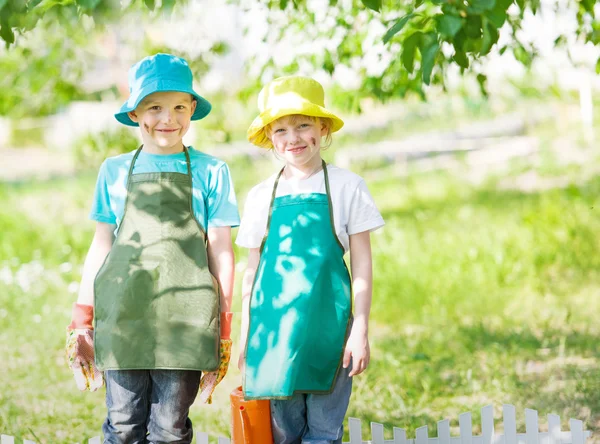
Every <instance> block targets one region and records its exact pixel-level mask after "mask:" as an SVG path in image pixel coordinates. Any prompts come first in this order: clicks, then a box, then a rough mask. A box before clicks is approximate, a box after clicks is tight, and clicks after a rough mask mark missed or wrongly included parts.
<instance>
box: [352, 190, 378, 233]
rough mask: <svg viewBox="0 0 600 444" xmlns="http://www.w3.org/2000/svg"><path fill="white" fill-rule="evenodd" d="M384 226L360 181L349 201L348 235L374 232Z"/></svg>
mask: <svg viewBox="0 0 600 444" xmlns="http://www.w3.org/2000/svg"><path fill="white" fill-rule="evenodd" d="M383 225H385V222H384V221H383V217H381V214H380V213H379V210H378V209H377V206H376V205H375V201H374V200H373V197H372V196H371V193H369V189H368V188H367V184H366V183H365V181H364V180H362V179H361V180H360V182H359V183H358V186H357V187H356V189H355V190H354V193H353V195H352V199H351V201H350V211H349V216H348V235H352V234H358V233H362V232H364V231H374V230H376V229H378V228H381V227H382V226H383Z"/></svg>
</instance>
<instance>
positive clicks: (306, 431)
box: [271, 362, 352, 444]
mask: <svg viewBox="0 0 600 444" xmlns="http://www.w3.org/2000/svg"><path fill="white" fill-rule="evenodd" d="M351 370H352V362H350V365H349V366H348V368H346V369H345V368H343V367H341V368H340V371H339V373H338V376H337V379H336V381H335V385H334V387H333V391H332V392H331V393H330V394H328V395H306V394H298V395H294V396H293V397H292V398H291V399H286V400H275V399H274V400H272V401H271V426H272V430H273V439H274V441H275V444H300V443H302V444H341V442H342V435H343V434H344V416H346V410H348V404H349V403H350V394H351V393H352V378H351V377H349V376H348V374H349V373H350V371H351Z"/></svg>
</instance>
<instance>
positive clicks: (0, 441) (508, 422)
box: [0, 404, 591, 444]
mask: <svg viewBox="0 0 600 444" xmlns="http://www.w3.org/2000/svg"><path fill="white" fill-rule="evenodd" d="M502 411H503V416H504V418H503V420H504V433H503V434H496V433H494V409H493V407H492V406H491V405H488V406H485V407H483V408H482V409H481V435H477V436H473V423H472V419H471V413H462V414H461V415H459V417H458V424H459V429H460V436H450V421H449V420H448V419H444V420H443V421H439V422H438V427H437V429H438V436H437V437H434V438H430V437H429V434H428V431H427V426H423V427H419V428H418V429H417V430H416V438H415V439H407V438H406V431H405V430H404V429H401V428H398V427H394V428H393V436H394V438H393V439H391V440H390V439H384V438H383V436H384V435H383V431H384V428H383V425H382V424H378V423H376V422H372V423H371V439H370V440H368V441H363V430H362V423H361V421H360V419H356V418H349V419H348V429H349V435H350V441H349V442H345V443H344V444H585V443H586V441H587V439H588V438H589V437H590V436H591V432H589V431H584V430H583V422H582V421H580V420H578V419H571V420H570V421H569V428H570V429H571V430H570V431H568V432H566V431H561V430H560V417H559V416H558V415H553V414H550V415H548V431H547V432H540V429H539V426H538V412H537V411H535V410H530V409H525V433H517V421H516V413H515V407H514V406H512V405H510V404H504V405H503V406H502ZM101 442H102V441H101V439H100V437H98V436H96V437H94V438H91V439H90V440H88V444H100V443H101ZM217 442H218V444H231V440H230V439H229V438H223V437H219V438H218V441H217ZM196 443H197V444H209V436H208V434H206V433H203V432H199V433H196ZM0 444H15V439H14V438H13V437H12V436H7V435H1V437H0ZM23 444H36V443H35V442H33V441H27V440H24V441H23Z"/></svg>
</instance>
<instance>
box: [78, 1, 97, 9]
mask: <svg viewBox="0 0 600 444" xmlns="http://www.w3.org/2000/svg"><path fill="white" fill-rule="evenodd" d="M98 3H100V0H77V4H78V5H79V6H81V7H82V8H84V9H87V10H89V11H92V10H94V9H96V6H98Z"/></svg>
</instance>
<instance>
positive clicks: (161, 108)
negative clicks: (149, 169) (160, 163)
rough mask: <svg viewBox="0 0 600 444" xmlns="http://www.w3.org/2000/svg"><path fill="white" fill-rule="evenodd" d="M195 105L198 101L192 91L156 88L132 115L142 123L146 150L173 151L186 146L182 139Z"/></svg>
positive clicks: (166, 152)
mask: <svg viewBox="0 0 600 444" xmlns="http://www.w3.org/2000/svg"><path fill="white" fill-rule="evenodd" d="M195 109H196V101H195V100H193V98H192V96H191V95H190V94H187V93H182V92H175V91H166V92H156V93H153V94H150V95H148V96H147V97H145V98H144V100H142V101H141V102H140V104H139V105H138V107H137V108H136V109H135V111H132V112H130V113H129V118H130V119H131V120H133V121H134V122H137V123H139V125H140V130H141V132H142V140H143V142H144V149H145V150H147V151H150V152H156V153H163V154H169V153H175V152H179V151H181V150H182V145H183V144H182V142H181V139H182V138H183V136H184V135H185V133H187V130H188V129H189V127H190V121H191V118H192V114H194V110H195Z"/></svg>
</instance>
